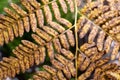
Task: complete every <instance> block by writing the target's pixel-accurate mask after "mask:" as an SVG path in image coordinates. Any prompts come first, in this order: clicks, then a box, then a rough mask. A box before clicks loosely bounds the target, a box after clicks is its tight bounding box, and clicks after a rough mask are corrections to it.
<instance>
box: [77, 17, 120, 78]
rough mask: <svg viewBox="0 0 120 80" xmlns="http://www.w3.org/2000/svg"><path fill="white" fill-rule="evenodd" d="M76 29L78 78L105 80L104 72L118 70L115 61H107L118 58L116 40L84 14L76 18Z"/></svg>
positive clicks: (117, 43)
mask: <svg viewBox="0 0 120 80" xmlns="http://www.w3.org/2000/svg"><path fill="white" fill-rule="evenodd" d="M77 29H78V32H77V34H78V39H79V41H81V43H79V45H78V46H79V47H80V53H79V54H78V56H77V69H78V75H79V76H78V80H82V79H83V80H87V79H88V80H89V79H94V80H99V79H101V80H102V79H103V78H104V80H106V79H107V78H106V77H105V76H106V75H105V73H104V72H107V71H108V70H111V71H114V70H115V69H118V70H119V66H118V65H117V64H116V63H109V62H110V61H111V60H112V61H113V60H116V59H118V55H119V49H120V47H119V42H118V41H117V40H115V39H113V37H111V35H108V34H106V32H104V30H102V29H101V28H99V26H97V25H95V24H94V22H92V21H90V20H88V18H86V17H85V16H82V17H81V18H79V19H78V23H77ZM83 39H84V41H82V40H83ZM106 56H107V57H106ZM113 66H114V67H113ZM109 68H110V69H109ZM109 79H113V78H109Z"/></svg>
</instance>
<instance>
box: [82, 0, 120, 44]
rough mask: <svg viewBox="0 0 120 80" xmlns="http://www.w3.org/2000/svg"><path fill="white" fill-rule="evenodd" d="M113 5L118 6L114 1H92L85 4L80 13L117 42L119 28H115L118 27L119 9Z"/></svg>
mask: <svg viewBox="0 0 120 80" xmlns="http://www.w3.org/2000/svg"><path fill="white" fill-rule="evenodd" d="M96 4H98V5H97V6H96ZM115 5H119V4H117V2H115V0H113V1H109V0H107V1H105V0H103V1H102V2H100V1H93V2H90V3H87V4H86V5H85V6H84V7H83V8H82V9H81V10H80V12H81V13H82V14H83V15H85V16H87V17H88V19H90V20H92V21H93V22H94V23H95V24H97V25H99V26H100V27H101V28H102V29H103V30H105V32H107V33H108V34H109V35H111V36H112V37H113V38H115V40H117V41H118V42H119V28H118V27H117V26H119V9H118V8H117V7H115ZM88 6H89V8H87V7H88ZM113 8H114V9H113ZM114 30H116V31H114ZM115 33H116V34H115Z"/></svg>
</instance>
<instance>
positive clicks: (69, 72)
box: [33, 53, 76, 80]
mask: <svg viewBox="0 0 120 80" xmlns="http://www.w3.org/2000/svg"><path fill="white" fill-rule="evenodd" d="M50 62H51V64H52V65H51V66H49V65H43V69H44V70H43V71H37V72H36V73H35V74H34V75H33V79H35V78H34V76H40V77H41V78H46V79H53V80H54V79H60V80H67V79H71V77H72V76H73V77H75V75H76V70H75V66H74V61H73V60H72V61H71V60H69V59H68V58H66V57H64V55H62V54H59V53H56V54H55V57H54V58H53V59H52V60H51V61H50ZM42 72H47V73H46V74H48V75H50V76H49V78H48V77H47V76H46V75H42V74H39V73H42ZM43 74H44V73H43ZM35 80H36V79H35Z"/></svg>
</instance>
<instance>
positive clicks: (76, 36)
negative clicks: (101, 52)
mask: <svg viewBox="0 0 120 80" xmlns="http://www.w3.org/2000/svg"><path fill="white" fill-rule="evenodd" d="M77 10H78V8H77V0H75V39H76V51H75V66H76V80H77V71H78V70H77V51H78V35H77V13H78V12H77Z"/></svg>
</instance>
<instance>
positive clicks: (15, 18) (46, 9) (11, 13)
mask: <svg viewBox="0 0 120 80" xmlns="http://www.w3.org/2000/svg"><path fill="white" fill-rule="evenodd" d="M63 1H64V2H65V5H67V3H68V5H70V6H69V7H70V11H71V13H74V1H72V0H70V2H69V1H67V0H66V1H65V0H63ZM42 2H43V3H45V4H46V5H41V4H40V3H39V2H37V1H36V0H32V1H29V0H21V4H22V5H21V6H22V7H24V8H25V9H26V10H25V9H24V8H22V7H20V6H18V5H17V4H14V3H11V4H10V7H11V8H12V9H9V8H5V9H4V11H5V12H6V15H2V14H1V15H0V20H4V21H6V23H4V22H3V21H2V22H1V24H4V25H5V26H6V27H5V28H6V29H4V30H3V32H1V34H2V33H4V36H5V39H2V40H1V42H0V43H1V46H2V45H3V44H4V43H6V44H7V43H8V42H10V41H13V40H14V37H18V36H19V37H22V36H23V35H24V33H25V32H30V30H32V32H36V30H37V28H38V27H40V29H43V30H45V31H46V32H47V33H49V34H50V35H52V36H57V35H58V32H59V33H62V32H63V31H65V30H66V29H65V28H70V27H72V23H71V22H70V21H68V20H66V19H64V18H62V17H61V12H60V10H59V8H57V7H58V6H59V7H61V6H62V8H63V5H58V2H60V3H61V1H58V2H57V1H52V3H50V1H42ZM66 2H67V3H66ZM50 5H53V8H50ZM56 6H57V7H56ZM56 9H57V10H58V11H57V10H56ZM51 10H53V12H55V13H54V14H53V13H52V12H51ZM66 10H69V8H68V7H67V8H66ZM56 11H57V13H56ZM53 15H55V16H56V15H60V16H56V17H58V18H57V19H56V21H58V22H60V23H57V22H55V21H53V19H52V18H53V17H52V16H53ZM44 18H45V19H44ZM45 20H46V21H47V23H45V22H46V21H45ZM8 24H10V26H9V28H8V27H7V25H8ZM62 24H63V25H64V26H62ZM4 25H1V27H4ZM48 25H49V26H50V27H49V28H47V27H46V28H47V29H45V27H44V26H48ZM7 30H8V31H7ZM49 30H50V31H51V32H50V31H49ZM56 30H57V31H58V32H56ZM10 31H11V34H9V33H10ZM7 32H8V34H9V35H7ZM35 38H36V37H35Z"/></svg>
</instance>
